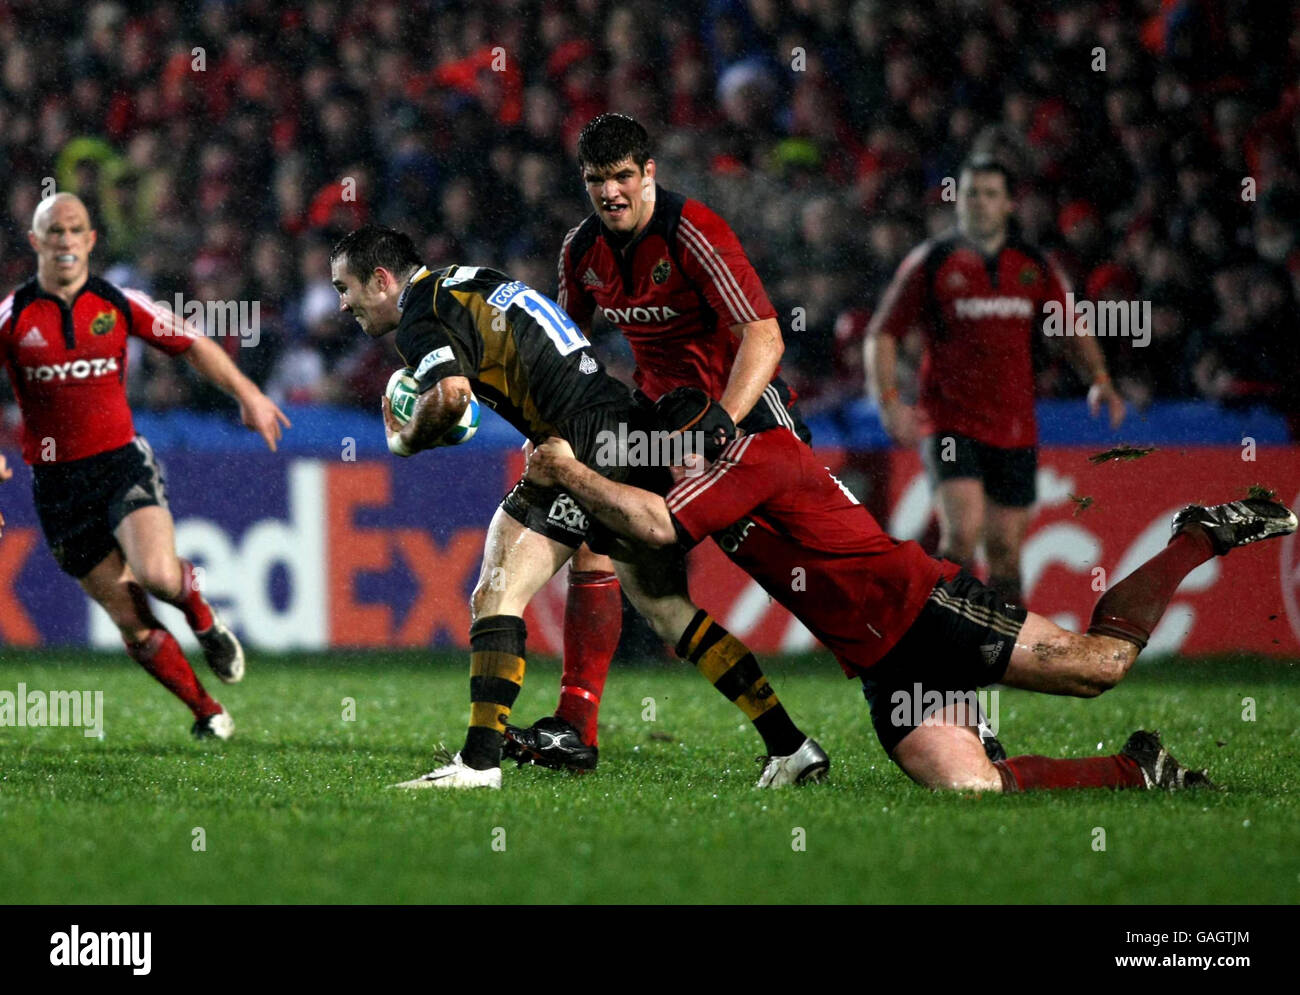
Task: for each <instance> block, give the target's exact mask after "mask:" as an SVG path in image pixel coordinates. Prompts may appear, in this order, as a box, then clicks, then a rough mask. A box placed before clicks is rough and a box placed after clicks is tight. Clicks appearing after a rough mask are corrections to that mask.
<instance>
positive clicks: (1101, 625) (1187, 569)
mask: <svg viewBox="0 0 1300 995" xmlns="http://www.w3.org/2000/svg"><path fill="white" fill-rule="evenodd" d="M1213 556H1214V546H1213V544H1212V543H1211V542H1210V537H1209V535H1208V534H1207V533H1206V532H1205V531H1204V530H1203V529H1187V530H1186V531H1183V532H1179V533H1178V535H1176V536H1174V538H1173V539H1172V540H1170V543H1169V545H1168V546H1166V547H1165V548H1164V549H1163V550H1161V551H1160V552H1159V553H1157V554H1156V555H1155V556H1153V557H1151V559H1149V560H1147V561H1146V562H1145V563H1143V564H1142V566H1140V567H1138V568H1137V569H1136V570H1134V571H1133V572H1132V573H1131V574H1129V575H1128V576H1127V577H1125V578H1124V579H1123V580H1121V581H1120V582H1119V583H1118V584H1116V585H1115V586H1114V587H1112V588H1111V589H1110V590H1109V591H1107V592H1106V593H1105V594H1103V595H1102V596H1101V597H1100V598H1099V599H1098V600H1097V605H1096V607H1094V608H1093V610H1092V621H1091V622H1090V623H1089V625H1088V632H1089V634H1097V635H1102V636H1115V637H1117V638H1119V639H1126V640H1128V641H1129V642H1130V643H1133V644H1134V645H1135V646H1137V648H1138V649H1142V648H1143V647H1145V646H1146V644H1147V640H1148V639H1150V638H1151V630H1152V629H1154V628H1155V627H1156V623H1157V622H1159V621H1160V616H1162V615H1163V614H1164V613H1165V609H1166V608H1167V607H1168V606H1169V599H1170V598H1172V597H1173V596H1174V591H1176V590H1177V589H1178V585H1179V584H1181V583H1182V582H1183V578H1184V577H1186V576H1187V575H1188V574H1189V573H1191V572H1192V571H1193V570H1195V569H1196V568H1197V567H1199V566H1200V565H1201V564H1202V563H1204V562H1205V561H1206V560H1209V559H1211V558H1212V557H1213Z"/></svg>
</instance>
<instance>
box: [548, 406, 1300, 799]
mask: <svg viewBox="0 0 1300 995" xmlns="http://www.w3.org/2000/svg"><path fill="white" fill-rule="evenodd" d="M716 408H717V405H716V404H715V403H714V402H713V401H711V400H710V399H709V398H708V397H707V396H705V395H704V394H703V393H702V392H700V391H695V390H692V389H689V388H686V389H682V390H678V391H674V392H672V393H671V394H669V395H667V396H666V397H665V398H663V399H661V401H660V404H659V409H660V414H661V416H662V420H663V425H664V427H665V428H667V429H672V428H674V427H678V428H680V427H682V426H686V425H699V424H704V425H706V426H707V425H710V424H712V423H714V422H715V421H719V420H723V419H725V418H726V415H725V414H723V413H721V412H718V411H717V410H716ZM704 455H705V457H706V458H708V459H711V460H713V462H712V465H711V466H710V467H709V468H708V470H707V471H706V472H705V473H703V474H702V475H700V476H697V477H695V478H693V479H684V480H682V481H681V482H679V483H678V484H676V486H674V487H673V489H672V490H671V491H669V493H668V495H667V497H662V496H660V495H658V494H654V493H652V492H650V491H647V490H642V489H639V488H636V487H633V486H629V485H627V484H622V483H619V482H617V481H613V480H608V479H605V478H603V477H600V476H599V475H597V474H594V473H592V472H591V471H590V470H588V469H587V468H586V467H584V466H583V465H582V464H581V463H579V462H577V461H576V460H574V459H573V458H572V455H571V451H570V449H569V447H568V445H567V443H565V442H564V441H563V440H562V439H551V440H548V441H547V442H546V443H544V444H543V445H541V446H539V447H538V448H537V449H536V450H535V451H534V452H533V453H532V454H531V456H530V458H529V463H528V471H527V477H528V478H530V479H533V480H535V481H537V482H538V483H540V484H549V485H552V486H559V487H563V488H565V489H566V490H568V491H569V492H570V493H571V494H573V495H574V496H575V497H577V498H578V500H580V501H582V503H583V505H584V506H585V507H586V508H588V509H589V510H590V512H591V513H592V514H593V515H594V516H595V517H596V518H597V519H598V520H599V521H601V522H603V523H604V524H605V525H606V526H608V527H609V528H610V529H612V530H614V531H615V532H617V533H619V534H620V535H623V536H626V537H628V538H631V539H634V540H636V541H638V542H642V543H646V544H648V545H650V546H653V547H656V548H669V547H673V546H679V545H680V546H691V545H693V544H695V543H697V542H699V541H700V540H702V539H703V538H704V537H705V536H710V535H711V536H713V537H715V538H717V539H719V540H722V539H723V538H724V537H725V539H726V540H727V541H725V542H724V541H719V545H720V546H722V547H723V549H725V550H727V551H728V555H730V556H731V557H732V559H733V560H734V561H735V562H736V564H737V565H738V566H740V567H741V568H742V569H744V570H745V571H746V572H748V573H749V574H750V575H751V576H752V577H753V578H754V579H755V580H757V581H758V582H759V583H760V584H761V585H762V586H763V587H764V589H766V590H767V592H768V593H769V594H770V595H771V596H772V597H773V598H775V599H776V600H777V601H779V602H780V603H781V604H783V605H784V606H785V607H786V608H788V609H789V610H790V611H791V612H792V613H793V614H794V615H795V617H797V618H798V619H799V620H800V621H802V622H803V623H804V624H805V625H806V626H808V628H809V629H810V630H812V632H813V633H814V634H815V635H816V636H817V637H818V638H819V639H821V641H822V642H823V643H825V644H826V646H827V647H828V648H829V649H830V650H831V652H833V653H834V654H835V656H836V658H837V659H838V661H839V663H840V666H841V667H842V668H843V669H844V672H845V673H846V674H847V675H848V676H850V677H859V678H861V679H862V682H863V685H864V691H865V693H866V697H867V701H868V702H869V704H870V708H871V717H872V722H873V724H874V726H875V729H876V733H877V735H878V737H879V738H880V742H881V744H882V745H883V746H884V748H885V750H886V752H887V753H888V754H889V755H890V757H892V758H893V760H894V762H895V763H897V764H898V765H899V767H901V768H902V769H903V770H904V771H905V772H906V773H907V774H908V775H909V776H911V777H912V778H913V779H915V780H916V781H918V782H920V783H921V784H924V785H927V786H929V787H932V788H948V789H963V790H992V791H1024V790H1028V789H1031V788H1081V787H1111V788H1143V787H1145V788H1157V787H1159V788H1181V787H1191V786H1193V785H1197V784H1208V783H1209V781H1208V778H1207V777H1206V776H1205V775H1204V774H1203V773H1198V772H1196V771H1192V770H1188V769H1187V768H1184V767H1183V766H1182V765H1180V764H1179V763H1178V762H1177V761H1176V760H1174V758H1173V757H1172V756H1170V755H1169V754H1168V752H1167V751H1165V749H1164V748H1163V747H1162V746H1161V745H1160V742H1159V739H1158V738H1157V737H1156V736H1155V735H1154V734H1152V733H1148V732H1136V733H1134V734H1133V735H1132V736H1131V737H1130V738H1129V740H1128V742H1127V743H1126V744H1125V746H1124V748H1123V749H1122V750H1121V751H1120V753H1119V754H1116V755H1114V756H1107V757H1085V758H1081V759H1055V758H1050V757H1039V756H1020V757H1012V758H1010V759H1007V758H1006V756H1005V754H1004V753H1003V752H1002V750H1001V746H1000V744H998V743H997V741H996V740H995V739H993V738H992V736H991V735H985V734H983V732H984V730H983V729H982V727H983V725H984V724H983V722H982V721H981V718H980V716H979V709H978V705H977V704H976V702H975V691H976V689H977V688H979V687H982V686H984V685H987V684H992V683H996V682H1001V683H1003V684H1007V685H1010V686H1011V687H1018V688H1024V689H1026V690H1031V691H1041V692H1045V693H1048V694H1064V695H1074V696H1078V697H1094V696H1096V695H1098V694H1101V693H1102V692H1103V691H1106V690H1107V689H1109V688H1111V687H1113V686H1114V685H1115V684H1117V683H1118V682H1119V681H1120V680H1121V679H1122V678H1123V677H1124V675H1125V674H1126V673H1128V670H1129V668H1130V667H1131V666H1132V665H1133V662H1134V661H1135V660H1136V659H1137V655H1138V653H1139V651H1140V650H1141V649H1142V648H1143V647H1144V646H1145V645H1146V642H1147V639H1148V638H1149V637H1150V634H1151V631H1152V630H1153V629H1154V628H1155V626H1156V623H1157V622H1159V620H1160V617H1161V615H1162V614H1163V613H1164V610H1165V607H1166V606H1167V605H1168V603H1169V599H1170V598H1171V597H1172V596H1173V593H1174V590H1175V589H1176V588H1177V587H1178V584H1179V583H1180V582H1181V581H1182V579H1183V578H1184V577H1186V576H1187V574H1188V573H1190V572H1191V571H1192V570H1194V569H1195V568H1196V567H1197V566H1199V565H1200V564H1202V563H1204V562H1205V561H1207V560H1209V559H1210V558H1211V557H1213V556H1215V555H1216V554H1217V555H1223V554H1224V553H1226V552H1228V551H1229V550H1230V549H1232V548H1234V547H1236V546H1242V545H1246V544H1247V543H1251V542H1256V541H1258V540H1262V539H1269V538H1273V537H1275V536H1281V535H1287V534H1289V533H1291V532H1294V531H1295V529H1296V516H1295V515H1294V513H1292V512H1291V511H1290V510H1289V509H1287V508H1285V507H1284V506H1282V505H1281V504H1278V503H1277V502H1275V501H1266V500H1260V499H1249V500H1246V501H1236V502H1233V503H1231V504H1221V505H1216V506H1214V507H1211V508H1204V507H1200V506H1196V505H1192V506H1189V507H1187V508H1184V509H1183V510H1182V511H1180V512H1179V513H1178V514H1177V515H1175V516H1174V520H1173V537H1172V539H1171V540H1170V542H1169V545H1168V546H1167V547H1166V548H1165V549H1164V550H1163V551H1162V552H1160V553H1159V554H1157V555H1156V556H1154V557H1152V558H1151V559H1150V560H1148V561H1147V562H1146V563H1144V564H1142V565H1141V566H1140V567H1138V568H1137V569H1136V570H1134V571H1133V573H1131V574H1129V576H1127V577H1126V578H1124V580H1122V581H1120V582H1119V583H1118V584H1116V585H1114V586H1113V587H1112V588H1110V590H1108V591H1107V592H1106V593H1105V594H1103V595H1102V596H1101V598H1100V600H1098V602H1097V604H1096V606H1095V607H1094V609H1093V613H1092V620H1091V624H1090V625H1089V628H1088V632H1087V634H1085V635H1077V634H1075V633H1072V632H1068V631H1066V630H1065V629H1062V628H1061V627H1059V626H1058V625H1056V624H1055V623H1053V622H1051V621H1049V620H1048V619H1046V618H1043V617H1042V616H1040V615H1035V614H1033V613H1032V612H1027V611H1026V610H1025V609H1024V608H1022V607H1020V606H1017V605H1013V604H1008V603H1007V602H1005V601H1004V600H1003V599H1002V598H1000V597H999V596H998V595H997V594H996V592H994V591H993V590H992V589H990V588H989V587H987V586H985V585H984V584H982V583H980V582H979V581H978V580H976V579H975V578H974V577H972V576H970V575H969V574H968V573H966V572H964V571H962V570H961V569H960V568H959V567H958V566H957V565H956V564H954V563H951V562H948V561H945V560H936V559H933V558H931V557H929V556H927V555H926V554H925V553H924V552H923V551H922V550H921V547H920V546H918V545H917V544H916V543H915V542H898V541H896V540H894V539H892V538H890V537H889V536H888V535H886V534H885V533H884V532H883V531H882V530H881V529H880V526H879V525H877V524H876V521H875V519H874V518H873V517H872V516H871V514H870V513H869V512H868V511H867V510H866V509H865V508H863V507H862V506H861V505H860V504H858V502H857V500H856V499H855V498H854V497H853V495H852V494H851V493H850V492H849V491H848V490H846V489H845V488H844V487H843V486H842V485H841V484H840V482H839V481H838V480H836V479H835V478H834V477H833V476H831V474H830V473H829V471H827V470H826V468H825V467H824V466H822V463H821V460H819V459H818V458H817V457H816V455H815V454H814V453H813V451H812V450H811V449H809V448H808V446H806V445H804V444H803V443H802V442H801V441H799V439H797V438H796V437H795V436H794V435H793V433H790V432H783V431H769V432H760V433H759V434H757V435H752V436H750V435H743V434H742V435H741V437H740V438H738V439H737V440H736V441H734V442H732V443H730V444H729V445H728V446H726V448H725V449H723V450H722V451H721V452H718V451H717V450H716V449H714V450H712V451H710V450H709V449H706V450H705V453H704ZM796 568H801V569H802V570H804V572H805V573H804V577H805V581H806V583H805V584H803V585H792V584H791V583H790V577H791V571H792V570H794V569H796ZM702 636H705V637H706V636H707V627H706V623H705V621H704V620H703V619H701V620H698V621H697V622H696V623H695V624H693V625H692V626H691V627H689V628H688V629H687V630H686V632H685V633H684V634H683V636H682V640H683V642H684V643H689V642H690V641H691V640H694V639H698V638H701V637H702Z"/></svg>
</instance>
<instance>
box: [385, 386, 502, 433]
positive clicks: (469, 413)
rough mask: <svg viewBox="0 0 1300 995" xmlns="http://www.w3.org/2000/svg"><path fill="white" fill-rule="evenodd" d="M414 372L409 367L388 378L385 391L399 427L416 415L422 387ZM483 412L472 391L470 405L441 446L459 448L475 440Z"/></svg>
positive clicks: (450, 429)
mask: <svg viewBox="0 0 1300 995" xmlns="http://www.w3.org/2000/svg"><path fill="white" fill-rule="evenodd" d="M413 372H414V371H413V370H412V369H411V368H410V367H409V366H404V367H402V368H401V369H400V370H394V371H393V375H392V376H391V377H389V378H388V386H387V387H386V388H385V390H384V394H385V396H386V397H387V398H388V404H389V407H390V408H392V411H393V419H394V420H395V421H396V422H397V423H398V424H399V425H405V424H406V423H407V422H409V421H410V420H411V416H412V415H414V414H415V402H416V401H417V400H419V397H420V385H419V384H418V383H416V382H415V377H413V376H412V375H411V374H412V373H413ZM481 410H482V409H481V408H480V407H479V403H478V398H477V397H475V396H474V394H473V392H472V391H471V392H470V395H469V404H467V405H465V411H464V413H463V414H462V415H461V416H460V421H458V422H457V423H456V424H455V425H453V426H452V427H451V428H449V429H447V431H446V433H445V434H444V435H443V437H442V440H441V442H440V444H441V445H444V446H459V445H460V444H461V443H462V442H469V440H470V439H472V438H474V433H475V432H477V431H478V422H479V415H480V413H481Z"/></svg>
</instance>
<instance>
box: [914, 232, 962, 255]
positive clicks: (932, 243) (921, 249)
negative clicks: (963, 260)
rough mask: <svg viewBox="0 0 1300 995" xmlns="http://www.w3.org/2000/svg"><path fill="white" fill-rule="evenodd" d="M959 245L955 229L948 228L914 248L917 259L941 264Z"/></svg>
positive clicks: (958, 236)
mask: <svg viewBox="0 0 1300 995" xmlns="http://www.w3.org/2000/svg"><path fill="white" fill-rule="evenodd" d="M960 245H961V235H960V234H959V233H958V232H957V229H956V228H950V229H948V230H947V231H944V232H940V233H939V234H938V235H933V236H931V237H930V238H927V239H926V240H925V241H924V242H922V243H921V244H920V245H919V246H917V247H916V250H915V251H916V252H917V253H918V254H919V256H918V258H920V259H924V260H927V261H928V262H931V263H937V262H942V261H943V260H944V259H946V258H947V257H948V256H950V255H951V254H952V252H953V250H954V249H957V248H958V247H960Z"/></svg>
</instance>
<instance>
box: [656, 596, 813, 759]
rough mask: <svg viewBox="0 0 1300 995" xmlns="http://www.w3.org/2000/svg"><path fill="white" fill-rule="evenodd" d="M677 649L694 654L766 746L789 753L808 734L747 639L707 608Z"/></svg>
mask: <svg viewBox="0 0 1300 995" xmlns="http://www.w3.org/2000/svg"><path fill="white" fill-rule="evenodd" d="M677 655H678V656H680V657H683V658H685V659H687V660H690V661H691V663H693V664H695V667H696V669H697V670H699V672H700V673H701V674H703V675H704V676H705V678H706V679H707V680H708V682H709V683H710V684H712V685H713V686H714V687H715V688H717V689H718V690H719V691H720V692H721V693H722V695H723V696H724V697H725V698H726V699H727V700H728V701H730V702H732V703H734V704H735V705H736V707H737V708H739V709H740V710H741V711H742V712H744V713H745V718H747V719H749V721H750V722H752V723H754V728H755V729H756V730H757V731H758V734H759V735H760V736H762V737H763V743H764V744H765V745H766V747H767V752H768V753H769V754H770V755H771V756H774V757H786V756H789V755H790V754H791V753H794V752H795V751H796V750H798V749H799V747H800V746H802V745H803V741H804V739H805V738H806V737H805V736H804V734H803V733H802V732H800V731H799V728H798V727H797V726H796V725H795V724H794V723H793V722H792V721H791V720H790V716H789V714H788V713H787V712H786V710H785V706H784V705H782V704H781V701H780V699H778V698H777V696H776V692H775V691H773V690H772V685H770V684H769V683H768V682H767V678H766V677H765V676H764V675H763V671H762V670H761V669H760V668H759V666H758V661H757V660H755V659H754V654H753V653H751V652H750V651H749V647H747V646H746V645H745V644H744V643H742V642H741V641H740V640H739V639H737V638H736V637H735V636H733V635H732V634H731V633H730V632H728V631H727V630H726V629H724V628H723V627H722V626H721V625H719V624H718V623H717V621H715V620H714V618H713V617H712V616H711V615H709V613H708V612H706V611H704V610H700V611H697V612H696V613H695V617H694V618H693V619H691V624H690V625H688V626H687V627H686V631H685V632H683V633H682V638H681V639H680V640H678V642H677Z"/></svg>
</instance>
